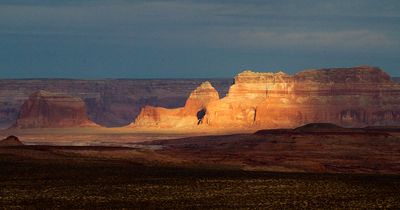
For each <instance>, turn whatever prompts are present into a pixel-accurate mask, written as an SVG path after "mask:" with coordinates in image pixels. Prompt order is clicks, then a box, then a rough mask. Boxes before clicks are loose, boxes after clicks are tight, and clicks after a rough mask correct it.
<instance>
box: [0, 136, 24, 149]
mask: <svg viewBox="0 0 400 210" xmlns="http://www.w3.org/2000/svg"><path fill="white" fill-rule="evenodd" d="M23 145H24V144H23V143H22V142H21V141H20V140H19V139H18V137H16V136H8V137H7V138H5V139H3V140H1V141H0V147H9V146H23Z"/></svg>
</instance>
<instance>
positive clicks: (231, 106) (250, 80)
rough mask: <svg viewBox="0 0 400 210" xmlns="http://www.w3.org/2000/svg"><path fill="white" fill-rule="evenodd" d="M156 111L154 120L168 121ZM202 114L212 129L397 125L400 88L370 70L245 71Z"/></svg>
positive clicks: (365, 67) (177, 111)
mask: <svg viewBox="0 0 400 210" xmlns="http://www.w3.org/2000/svg"><path fill="white" fill-rule="evenodd" d="M157 109H158V110H159V111H157V113H159V115H157V117H155V118H157V119H158V118H160V119H161V118H162V117H161V116H167V115H164V114H163V112H165V110H163V109H162V108H157ZM202 110H203V111H205V114H204V116H203V117H202V118H203V119H202V120H201V124H202V125H204V126H206V127H210V128H244V129H247V128H293V127H298V126H300V125H303V124H308V123H334V124H337V125H340V126H344V127H360V126H368V125H385V126H387V125H399V124H400V84H399V83H396V82H394V81H392V79H391V78H390V76H389V75H388V74H386V73H385V72H384V71H382V70H381V69H379V68H376V67H368V66H360V67H354V68H332V69H319V70H305V71H301V72H299V73H297V74H295V75H293V76H291V75H288V74H285V73H283V72H278V73H269V72H267V73H260V72H252V71H249V70H247V71H244V72H242V73H240V74H238V75H237V76H236V77H235V82H234V84H233V85H232V86H231V87H230V89H229V91H228V93H227V96H226V97H224V98H222V99H220V100H212V101H209V102H208V103H207V104H206V105H205V106H204V108H203V109H202ZM144 111H148V110H144ZM149 112H152V113H154V112H155V111H154V110H151V111H149ZM171 112H173V114H171V115H170V116H171V117H166V119H167V118H169V119H174V120H173V121H171V122H172V123H174V122H175V118H177V119H178V118H179V116H180V114H179V113H180V112H181V110H173V111H171ZM148 125H150V124H148ZM182 126H184V125H183V124H180V125H179V126H175V127H182ZM190 126H192V124H190Z"/></svg>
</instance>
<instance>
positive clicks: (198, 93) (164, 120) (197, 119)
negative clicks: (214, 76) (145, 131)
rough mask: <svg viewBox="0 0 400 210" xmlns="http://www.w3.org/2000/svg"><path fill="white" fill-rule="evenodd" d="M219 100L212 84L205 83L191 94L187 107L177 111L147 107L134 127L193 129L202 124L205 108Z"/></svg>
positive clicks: (176, 109)
mask: <svg viewBox="0 0 400 210" xmlns="http://www.w3.org/2000/svg"><path fill="white" fill-rule="evenodd" d="M218 99H219V94H218V92H217V91H216V90H215V88H214V87H213V86H212V85H211V83H210V82H208V81H206V82H203V83H202V84H201V85H200V86H199V87H197V88H196V89H195V90H194V91H192V93H191V94H190V96H189V98H188V99H187V100H186V103H185V106H184V107H181V108H175V109H166V108H162V107H153V106H146V107H144V108H143V109H142V111H141V112H140V114H139V116H138V117H137V118H136V120H135V122H134V124H132V126H133V127H153V128H154V127H157V128H171V127H193V126H196V125H198V124H200V123H201V120H202V119H203V117H204V114H205V110H204V109H205V107H206V106H207V105H208V104H209V103H210V102H213V101H216V100H218Z"/></svg>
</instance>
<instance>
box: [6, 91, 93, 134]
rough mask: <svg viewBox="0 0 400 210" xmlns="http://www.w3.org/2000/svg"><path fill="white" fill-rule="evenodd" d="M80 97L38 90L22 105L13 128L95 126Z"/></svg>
mask: <svg viewBox="0 0 400 210" xmlns="http://www.w3.org/2000/svg"><path fill="white" fill-rule="evenodd" d="M96 126H98V125H97V124H95V123H94V122H92V121H91V120H89V118H88V116H87V114H86V106H85V102H84V101H83V100H82V99H81V98H77V97H71V96H68V95H65V94H61V93H54V92H48V91H43V90H41V91H38V92H35V93H33V94H32V95H31V96H30V97H29V99H28V100H26V101H25V103H24V104H23V105H22V107H21V109H20V113H19V116H18V119H17V121H16V123H15V124H14V125H13V127H14V128H67V127H96Z"/></svg>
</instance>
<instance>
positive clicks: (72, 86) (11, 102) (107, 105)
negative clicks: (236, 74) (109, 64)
mask: <svg viewBox="0 0 400 210" xmlns="http://www.w3.org/2000/svg"><path fill="white" fill-rule="evenodd" d="M202 81H204V79H106V80H71V79H19V80H11V79H8V80H0V128H7V127H10V126H11V125H12V124H14V123H15V121H16V119H17V117H18V113H19V110H20V108H21V106H22V104H23V103H24V102H25V101H26V100H27V99H28V98H29V96H30V95H31V94H33V93H34V92H37V91H39V90H46V91H50V92H57V93H64V94H66V95H70V96H73V97H79V98H82V99H83V100H84V101H85V103H86V107H87V112H88V115H89V118H90V119H91V120H93V121H94V122H96V123H97V124H100V125H103V126H107V127H117V126H124V125H128V124H129V123H131V122H132V121H133V120H134V119H135V117H136V116H137V115H138V114H139V112H140V110H141V108H142V107H144V106H145V105H151V106H163V107H167V108H173V107H181V106H184V104H185V102H186V99H187V98H188V96H189V94H190V91H192V90H193V89H195V88H196V87H197V86H198V85H199V84H200V83H201V82H202ZM210 82H211V83H212V84H213V85H214V86H215V87H216V88H217V90H218V91H220V92H219V93H220V95H225V94H226V92H227V90H228V88H229V86H230V85H231V84H232V79H211V80H210Z"/></svg>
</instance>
